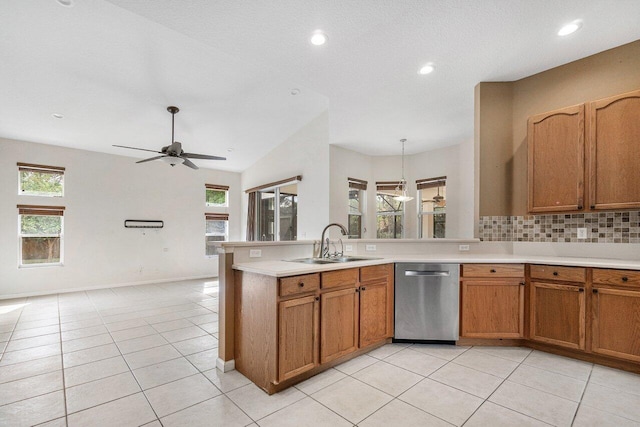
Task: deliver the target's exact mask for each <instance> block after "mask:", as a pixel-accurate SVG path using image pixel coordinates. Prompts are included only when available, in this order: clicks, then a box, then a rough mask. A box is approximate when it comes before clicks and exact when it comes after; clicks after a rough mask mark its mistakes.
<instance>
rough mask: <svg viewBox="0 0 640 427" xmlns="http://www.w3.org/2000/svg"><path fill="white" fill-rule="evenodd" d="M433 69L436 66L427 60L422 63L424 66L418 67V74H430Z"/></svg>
mask: <svg viewBox="0 0 640 427" xmlns="http://www.w3.org/2000/svg"><path fill="white" fill-rule="evenodd" d="M435 69H436V67H434V65H433V64H432V63H431V62H429V63H428V64H424V66H423V67H422V68H420V71H418V74H422V75H423V76H424V75H425V74H431V73H433V70H435Z"/></svg>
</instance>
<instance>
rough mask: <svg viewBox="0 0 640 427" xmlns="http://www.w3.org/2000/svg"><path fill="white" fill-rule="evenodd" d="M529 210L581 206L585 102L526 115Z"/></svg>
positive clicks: (582, 197) (538, 210) (576, 208)
mask: <svg viewBox="0 0 640 427" xmlns="http://www.w3.org/2000/svg"><path fill="white" fill-rule="evenodd" d="M527 146H528V185H529V212H556V211H560V212H566V211H578V210H581V209H583V208H584V206H583V201H584V104H581V105H576V106H573V107H568V108H563V109H561V110H556V111H552V112H549V113H545V114H539V115H537V116H533V117H530V118H529V122H528V130H527Z"/></svg>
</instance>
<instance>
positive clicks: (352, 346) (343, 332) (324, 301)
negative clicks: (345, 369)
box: [320, 288, 360, 363]
mask: <svg viewBox="0 0 640 427" xmlns="http://www.w3.org/2000/svg"><path fill="white" fill-rule="evenodd" d="M359 295H360V292H359V290H358V289H357V288H356V289H354V288H349V289H343V290H341V291H332V292H325V293H324V294H322V296H321V301H320V302H321V308H320V312H321V315H320V319H321V320H320V334H321V338H320V363H326V362H329V361H331V360H333V359H336V358H338V357H340V356H343V355H345V354H348V353H351V352H352V351H355V350H356V349H357V348H358V303H359Z"/></svg>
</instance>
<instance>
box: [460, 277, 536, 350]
mask: <svg viewBox="0 0 640 427" xmlns="http://www.w3.org/2000/svg"><path fill="white" fill-rule="evenodd" d="M523 332H524V279H521V280H504V281H497V280H496V281H488V280H486V281H485V280H463V282H462V326H461V331H460V335H462V336H463V337H469V338H522V337H523Z"/></svg>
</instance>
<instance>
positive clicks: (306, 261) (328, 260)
mask: <svg viewBox="0 0 640 427" xmlns="http://www.w3.org/2000/svg"><path fill="white" fill-rule="evenodd" d="M370 259H380V258H370V257H367V258H365V257H357V256H342V257H338V258H298V259H289V260H287V261H289V262H301V263H303V264H336V263H341V262H353V261H367V260H370Z"/></svg>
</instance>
